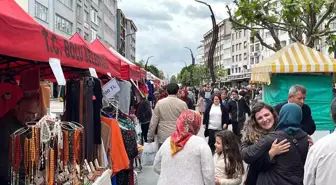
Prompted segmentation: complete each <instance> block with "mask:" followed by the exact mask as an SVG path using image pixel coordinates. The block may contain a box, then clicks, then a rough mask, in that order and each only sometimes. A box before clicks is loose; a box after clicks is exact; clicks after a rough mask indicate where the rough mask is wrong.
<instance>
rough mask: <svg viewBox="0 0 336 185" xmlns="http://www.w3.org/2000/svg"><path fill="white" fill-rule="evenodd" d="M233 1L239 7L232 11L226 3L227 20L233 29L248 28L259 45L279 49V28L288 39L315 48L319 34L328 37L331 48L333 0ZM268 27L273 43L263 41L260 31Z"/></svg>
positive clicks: (334, 38) (335, 5) (334, 37)
mask: <svg viewBox="0 0 336 185" xmlns="http://www.w3.org/2000/svg"><path fill="white" fill-rule="evenodd" d="M278 2H279V1H273V0H235V1H234V3H235V4H236V5H237V7H238V9H237V10H236V11H235V13H234V14H232V12H231V9H230V8H229V6H226V8H227V11H228V14H229V20H230V21H231V23H232V26H233V28H234V29H235V30H250V31H251V36H254V37H256V38H257V39H258V40H259V41H260V44H261V45H263V46H265V47H266V48H268V49H271V50H273V51H278V50H280V49H281V48H282V47H283V46H281V43H280V39H279V31H282V32H287V33H288V35H289V37H290V39H291V40H292V41H294V42H300V43H302V44H304V45H306V46H308V47H311V48H312V47H314V45H315V44H316V43H317V42H316V41H318V40H320V39H321V38H322V37H327V40H328V42H329V44H330V45H331V47H332V49H331V50H333V49H334V48H336V47H334V46H335V41H336V35H334V33H335V32H336V30H334V29H332V28H331V25H332V22H333V21H334V20H335V19H336V1H335V0H281V1H280V3H281V7H282V8H279V7H278V4H277V3H278ZM262 30H268V31H269V33H270V35H271V37H272V39H273V40H274V45H271V44H268V43H266V42H265V41H264V40H263V38H262V36H261V31H262Z"/></svg>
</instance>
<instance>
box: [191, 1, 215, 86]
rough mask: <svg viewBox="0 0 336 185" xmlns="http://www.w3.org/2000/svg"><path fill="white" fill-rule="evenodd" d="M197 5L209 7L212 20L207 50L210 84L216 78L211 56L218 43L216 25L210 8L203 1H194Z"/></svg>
mask: <svg viewBox="0 0 336 185" xmlns="http://www.w3.org/2000/svg"><path fill="white" fill-rule="evenodd" d="M195 1H196V2H198V3H201V4H204V5H206V6H208V7H209V9H210V12H211V20H212V38H211V45H210V49H209V55H208V66H209V69H210V75H211V80H212V83H215V82H216V77H215V70H214V64H213V56H214V54H215V49H216V44H217V41H218V25H217V24H216V18H215V15H214V13H213V11H212V8H211V6H210V5H209V4H208V3H206V2H203V1H199V0H195Z"/></svg>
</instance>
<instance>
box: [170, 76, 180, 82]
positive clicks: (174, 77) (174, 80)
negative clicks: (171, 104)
mask: <svg viewBox="0 0 336 185" xmlns="http://www.w3.org/2000/svg"><path fill="white" fill-rule="evenodd" d="M169 82H170V83H176V84H177V83H178V82H177V77H176V76H175V75H173V76H171V77H170V80H169Z"/></svg>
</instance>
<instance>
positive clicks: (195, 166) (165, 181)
mask: <svg viewBox="0 0 336 185" xmlns="http://www.w3.org/2000/svg"><path fill="white" fill-rule="evenodd" d="M153 168H154V171H155V172H156V173H158V174H160V177H159V181H158V183H157V185H215V166H214V163H213V160H212V153H211V150H210V147H209V145H208V143H206V141H205V140H204V138H201V137H199V136H191V137H190V139H189V140H188V141H187V143H186V144H185V145H184V148H183V149H182V150H181V151H179V152H178V153H176V154H175V155H173V156H172V155H171V153H170V137H169V138H168V139H167V140H166V141H165V142H164V143H163V144H162V146H161V147H160V149H159V151H158V152H157V154H156V156H155V160H154V165H153Z"/></svg>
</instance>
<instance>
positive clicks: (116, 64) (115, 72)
mask: <svg viewBox="0 0 336 185" xmlns="http://www.w3.org/2000/svg"><path fill="white" fill-rule="evenodd" d="M70 41H72V42H74V43H77V44H80V45H83V46H85V47H88V48H89V49H90V50H91V51H93V52H95V53H99V54H101V55H104V56H105V57H106V60H107V61H108V62H109V63H110V64H111V65H110V67H111V68H110V69H109V70H110V71H109V72H110V73H111V75H112V76H114V77H117V78H120V76H121V75H120V61H119V60H118V58H116V57H114V56H113V55H111V56H110V55H109V53H105V52H102V51H100V50H98V49H96V48H94V47H93V46H92V45H91V44H90V43H88V42H87V41H86V40H84V39H83V38H82V37H81V36H80V35H79V34H78V33H75V34H74V35H73V36H72V37H71V38H70Z"/></svg>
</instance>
